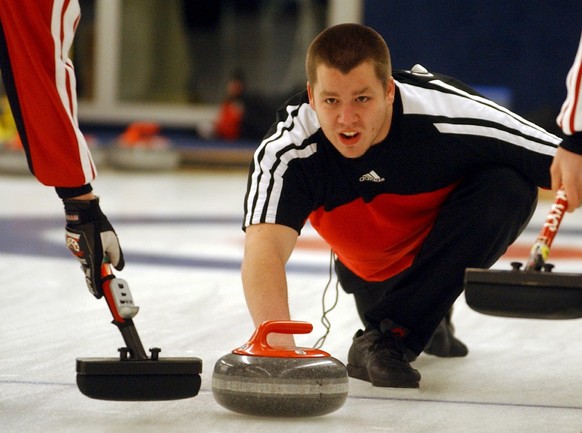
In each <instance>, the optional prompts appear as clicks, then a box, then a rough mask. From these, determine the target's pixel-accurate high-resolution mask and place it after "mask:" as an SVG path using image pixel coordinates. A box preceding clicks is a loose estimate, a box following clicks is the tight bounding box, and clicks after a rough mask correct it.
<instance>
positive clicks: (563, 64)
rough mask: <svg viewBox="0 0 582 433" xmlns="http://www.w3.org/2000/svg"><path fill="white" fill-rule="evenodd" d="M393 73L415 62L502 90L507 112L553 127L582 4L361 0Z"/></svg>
mask: <svg viewBox="0 0 582 433" xmlns="http://www.w3.org/2000/svg"><path fill="white" fill-rule="evenodd" d="M364 4H365V12H364V14H365V15H364V22H365V23H366V24H367V25H369V26H371V27H373V28H375V29H376V30H377V31H378V32H379V33H381V34H382V36H384V38H385V39H386V41H387V42H388V45H389V47H390V50H391V53H392V62H393V66H394V68H395V69H409V68H410V67H412V66H413V65H414V64H415V63H420V64H422V65H423V66H425V67H426V68H427V69H429V70H433V71H438V72H441V73H444V74H447V75H452V76H454V77H456V78H458V79H460V80H462V81H464V82H466V83H467V84H471V85H485V86H504V87H507V88H509V90H510V91H511V94H512V107H511V108H513V109H514V110H515V111H516V112H517V113H519V114H521V115H524V116H526V117H528V118H530V119H531V120H534V121H536V122H538V123H539V124H541V125H542V126H545V127H546V128H548V129H553V130H555V127H554V121H555V116H556V115H557V112H558V110H559V108H560V106H561V104H562V101H563V98H564V97H565V95H566V87H565V78H566V74H567V72H568V70H569V68H570V66H571V64H572V61H573V60H574V55H575V53H576V48H577V46H578V41H579V40H580V33H581V31H582V0H554V1H552V0H497V1H494V0H447V1H434V0H433V1H430V0H366V1H365V3H364Z"/></svg>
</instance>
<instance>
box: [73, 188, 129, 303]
mask: <svg viewBox="0 0 582 433" xmlns="http://www.w3.org/2000/svg"><path fill="white" fill-rule="evenodd" d="M63 203H64V205H65V217H66V221H67V224H66V226H65V235H66V244H67V248H69V250H70V251H71V253H73V255H74V256H75V257H76V258H77V259H78V260H79V262H80V263H81V269H82V270H83V272H84V274H85V282H86V283H87V287H88V288H89V291H90V292H91V293H92V294H93V295H94V296H95V297H96V298H97V299H99V298H100V297H101V296H103V292H102V290H101V265H102V264H103V262H104V260H105V259H107V261H109V262H110V263H111V264H112V265H113V266H114V267H115V269H117V270H121V269H123V267H124V266H125V261H124V260H123V252H122V251H121V247H120V246H119V241H118V239H117V235H116V234H115V231H114V230H113V227H112V226H111V224H110V223H109V221H108V220H107V217H106V216H105V215H104V214H103V212H101V208H100V207H99V198H97V197H94V198H92V199H89V200H80V199H79V198H77V199H64V200H63Z"/></svg>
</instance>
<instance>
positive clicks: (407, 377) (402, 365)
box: [347, 329, 420, 388]
mask: <svg viewBox="0 0 582 433" xmlns="http://www.w3.org/2000/svg"><path fill="white" fill-rule="evenodd" d="M407 352H409V351H408V349H407V348H406V346H405V345H404V343H403V342H402V340H401V338H400V337H399V336H398V335H395V334H394V332H393V330H390V329H389V330H387V331H385V332H382V333H380V331H378V330H376V329H371V330H367V331H366V332H364V331H362V330H361V329H360V330H358V332H356V335H354V340H353V343H352V346H351V347H350V350H349V353H348V364H347V369H348V375H349V376H350V377H354V378H356V379H361V380H365V381H367V382H371V383H372V385H374V386H382V387H393V388H418V387H419V382H420V373H419V372H418V371H417V370H415V369H414V368H412V367H411V366H410V363H409V361H408V358H407V355H406V353H407Z"/></svg>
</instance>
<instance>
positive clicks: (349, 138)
mask: <svg viewBox="0 0 582 433" xmlns="http://www.w3.org/2000/svg"><path fill="white" fill-rule="evenodd" d="M339 135H340V139H341V141H342V142H343V143H345V144H351V143H354V142H356V141H357V140H358V138H359V136H360V133H359V132H357V131H345V132H341V133H340V134H339Z"/></svg>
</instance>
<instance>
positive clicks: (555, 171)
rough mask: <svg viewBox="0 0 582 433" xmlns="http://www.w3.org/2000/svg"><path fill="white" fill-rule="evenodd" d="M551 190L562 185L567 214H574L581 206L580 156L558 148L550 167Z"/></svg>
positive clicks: (581, 179)
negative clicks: (566, 199) (566, 203)
mask: <svg viewBox="0 0 582 433" xmlns="http://www.w3.org/2000/svg"><path fill="white" fill-rule="evenodd" d="M550 173H551V174H552V190H554V191H556V190H557V189H558V188H560V186H562V185H564V188H565V189H566V197H568V212H574V210H575V209H577V208H578V207H580V205H581V204H582V155H578V154H576V153H573V152H570V151H568V150H566V149H564V148H563V147H559V148H558V150H557V151H556V155H555V156H554V160H553V162H552V166H551V167H550Z"/></svg>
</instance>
